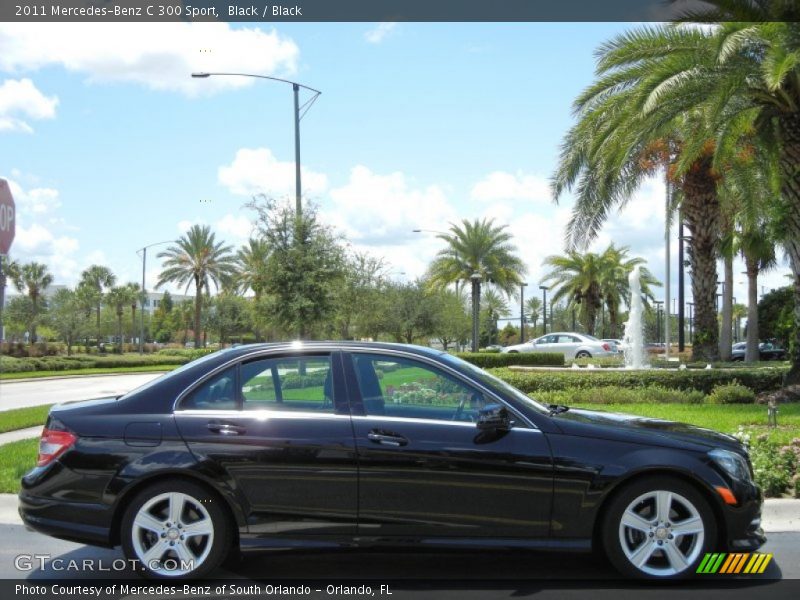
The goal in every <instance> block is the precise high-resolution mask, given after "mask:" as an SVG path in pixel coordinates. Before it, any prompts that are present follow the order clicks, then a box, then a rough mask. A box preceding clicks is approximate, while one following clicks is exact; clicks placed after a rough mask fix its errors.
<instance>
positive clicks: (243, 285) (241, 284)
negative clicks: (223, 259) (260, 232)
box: [236, 238, 270, 300]
mask: <svg viewBox="0 0 800 600" xmlns="http://www.w3.org/2000/svg"><path fill="white" fill-rule="evenodd" d="M269 254H270V248H269V244H268V243H267V241H266V240H264V239H263V238H250V239H249V240H248V241H247V244H246V245H244V246H242V247H241V248H240V249H239V251H238V252H237V253H236V262H237V268H238V273H237V275H236V283H237V285H238V289H239V290H240V291H242V292H245V291H247V290H248V289H250V290H253V293H255V296H256V300H259V299H260V298H261V296H262V295H263V294H264V292H266V290H267V274H266V267H267V260H268V259H269Z"/></svg>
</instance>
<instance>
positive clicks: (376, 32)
mask: <svg viewBox="0 0 800 600" xmlns="http://www.w3.org/2000/svg"><path fill="white" fill-rule="evenodd" d="M395 27H397V23H394V22H392V23H378V24H377V25H376V26H375V27H373V28H372V29H370V30H369V31H367V32H366V33H365V34H364V39H365V40H367V42H369V43H370V44H380V43H381V42H382V41H383V40H384V39H385V38H386V36H387V35H389V34H390V33H391V32H392V30H393V29H394V28H395Z"/></svg>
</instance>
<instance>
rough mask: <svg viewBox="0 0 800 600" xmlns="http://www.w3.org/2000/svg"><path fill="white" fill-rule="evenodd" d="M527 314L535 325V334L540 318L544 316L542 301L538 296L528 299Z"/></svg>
mask: <svg viewBox="0 0 800 600" xmlns="http://www.w3.org/2000/svg"><path fill="white" fill-rule="evenodd" d="M525 314H526V315H527V317H528V320H530V322H531V324H532V325H533V330H534V332H535V331H536V324H537V323H538V322H539V317H541V316H542V301H541V300H540V299H539V298H537V297H536V296H533V297H532V298H528V301H527V302H525Z"/></svg>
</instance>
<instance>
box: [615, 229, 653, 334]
mask: <svg viewBox="0 0 800 600" xmlns="http://www.w3.org/2000/svg"><path fill="white" fill-rule="evenodd" d="M629 250H630V249H629V248H628V247H627V246H624V247H622V248H617V247H616V246H615V245H614V244H611V245H610V246H609V247H608V248H606V249H605V251H604V252H603V254H601V255H600V261H601V263H602V267H601V271H600V289H601V292H602V296H603V302H604V303H605V306H606V309H607V310H608V315H609V321H610V327H611V331H610V336H611V337H612V338H617V337H618V327H619V310H620V307H621V306H622V305H623V304H625V306H627V307H629V308H630V303H631V289H630V285H629V284H628V276H629V275H630V274H631V271H633V269H634V267H636V266H637V265H638V266H639V272H640V283H641V286H642V294H643V295H644V296H645V297H646V298H649V299H650V300H653V299H654V297H653V292H652V290H651V289H650V286H661V282H659V281H658V280H657V279H656V278H655V277H654V276H653V275H652V273H650V271H649V270H648V269H647V268H646V267H642V266H641V265H643V264H644V263H646V262H647V261H646V260H645V259H643V258H639V257H635V258H628V252H629Z"/></svg>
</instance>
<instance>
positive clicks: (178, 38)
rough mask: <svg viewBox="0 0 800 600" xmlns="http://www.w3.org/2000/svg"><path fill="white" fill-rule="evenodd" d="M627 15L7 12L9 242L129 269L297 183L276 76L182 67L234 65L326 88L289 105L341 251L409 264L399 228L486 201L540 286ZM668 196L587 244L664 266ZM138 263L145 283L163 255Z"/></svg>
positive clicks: (2, 59)
mask: <svg viewBox="0 0 800 600" xmlns="http://www.w3.org/2000/svg"><path fill="white" fill-rule="evenodd" d="M629 26H630V24H613V23H595V24H552V23H528V24H499V23H492V24H446V23H437V24H432V23H428V24H418V23H399V24H345V23H332V24H307V23H303V24H298V23H295V24H285V25H283V24H282V25H280V26H278V27H276V28H273V27H272V26H263V25H261V24H237V25H229V24H224V23H221V24H220V23H218V24H207V23H195V24H188V23H160V24H103V25H93V24H41V23H38V24H0V176H2V177H6V178H7V179H9V180H10V182H11V185H12V190H13V191H14V193H15V198H16V201H17V205H18V222H17V240H16V242H15V245H14V247H13V248H12V256H13V257H15V258H17V259H20V260H34V259H35V260H39V261H42V262H45V263H47V264H48V265H49V266H50V267H51V270H52V271H53V272H54V273H55V275H56V281H57V282H58V283H67V284H73V283H74V282H75V281H76V280H77V278H78V277H79V274H80V271H81V270H82V269H84V268H85V267H87V266H88V265H89V264H92V263H95V262H99V263H102V264H107V265H108V266H110V267H111V268H112V269H113V270H114V271H115V273H116V274H117V275H118V277H119V279H120V280H121V281H122V282H124V281H128V280H132V281H140V279H141V262H140V259H139V257H138V256H137V255H136V249H137V248H140V247H142V246H143V245H145V244H151V243H154V242H159V241H162V240H169V239H174V238H176V237H177V236H179V235H180V234H181V233H182V232H183V231H185V230H186V228H187V227H188V226H189V225H191V224H192V223H206V224H209V225H211V226H212V227H213V228H214V230H215V231H216V232H217V235H218V236H219V237H221V238H222V239H225V240H226V241H227V242H228V243H230V244H232V245H234V246H237V245H239V244H241V243H242V242H244V241H245V240H246V238H247V236H248V233H249V230H250V226H249V221H250V220H251V219H252V214H251V213H249V212H248V211H246V210H244V209H243V208H242V205H243V204H244V203H245V202H246V201H247V200H248V199H249V198H250V196H251V194H252V193H255V192H257V191H265V192H267V193H270V194H271V195H273V196H277V197H281V196H285V195H293V189H294V188H293V186H294V179H293V177H294V175H293V160H294V155H293V143H294V138H293V122H292V96H291V88H290V87H289V86H287V85H282V84H279V83H274V82H269V81H259V80H253V79H250V78H234V77H215V78H209V79H205V80H192V79H191V78H190V76H189V75H190V73H191V72H192V71H239V72H250V73H261V74H267V75H274V76H277V77H287V78H289V79H295V80H297V81H300V82H301V83H304V84H306V85H309V86H311V87H314V88H317V89H320V90H322V92H323V94H322V96H321V97H320V98H319V99H318V101H317V102H316V104H315V105H314V106H313V107H312V109H311V110H310V111H309V113H308V114H307V115H306V117H305V118H304V119H303V122H302V134H301V135H302V142H301V145H302V164H303V167H304V191H305V192H306V194H307V197H308V198H310V199H312V200H313V201H315V202H316V203H317V204H318V206H319V209H320V212H321V215H322V216H323V218H324V219H325V220H326V221H327V222H328V223H330V224H331V225H333V226H335V227H336V228H337V230H338V231H340V232H341V233H343V234H345V235H346V236H347V238H348V240H349V241H350V242H351V244H352V245H353V247H354V248H356V249H359V250H365V251H369V252H371V253H372V254H374V255H376V256H383V257H385V259H386V260H387V261H388V262H389V263H390V264H391V269H393V270H394V271H395V272H396V273H395V277H397V278H399V279H409V278H413V277H415V276H418V275H421V274H422V272H423V271H424V269H425V266H426V265H427V263H428V262H429V260H430V259H431V258H432V257H433V255H434V254H435V252H436V250H437V249H438V248H439V246H440V242H439V241H438V240H436V239H435V238H434V237H433V236H431V235H420V234H413V233H411V230H412V229H414V228H427V229H439V230H441V229H445V228H446V227H447V224H448V223H449V222H452V221H456V220H460V219H462V218H468V219H473V218H478V217H485V216H489V217H494V218H495V219H496V220H497V221H498V222H499V223H504V224H508V225H509V227H510V229H511V231H512V232H513V233H514V235H515V239H516V243H517V245H518V247H519V250H520V254H521V256H522V257H523V259H524V260H525V261H526V263H527V264H528V269H529V276H528V281H529V282H530V284H531V285H532V286H536V285H538V279H539V277H540V276H541V274H542V273H543V269H542V267H541V261H542V260H543V258H544V257H545V256H547V255H548V254H553V253H559V252H561V250H562V247H563V238H564V236H563V225H564V223H565V222H566V219H567V218H568V215H569V208H570V199H569V198H567V199H565V200H564V201H562V203H561V205H560V206H555V205H554V204H553V203H552V200H551V199H550V197H549V191H548V188H547V181H548V177H549V176H550V174H551V173H552V171H553V169H554V166H555V162H556V158H557V152H558V145H559V143H560V141H561V138H562V136H563V134H564V132H565V131H566V130H567V128H568V127H569V126H570V124H571V123H572V116H571V111H570V107H571V103H572V100H573V98H574V97H575V95H576V94H577V93H578V92H579V91H580V90H581V89H582V88H583V87H584V86H586V85H588V84H589V83H590V81H591V79H592V74H593V69H594V60H593V52H594V50H595V48H596V47H597V46H598V45H599V44H600V43H601V42H602V41H604V40H606V39H608V38H609V37H610V36H613V35H614V34H616V33H618V32H620V31H622V30H624V29H625V28H627V27H629ZM662 199H663V186H662V185H661V184H660V182H659V181H653V182H650V183H649V184H648V185H646V186H644V188H643V189H642V190H641V191H640V193H639V194H638V195H637V197H636V198H635V199H634V200H633V201H632V202H631V204H630V205H629V207H628V208H627V209H626V210H624V211H622V213H620V214H619V215H617V216H615V217H614V218H613V219H612V220H611V221H610V222H609V223H608V225H607V227H606V228H605V229H604V231H603V233H602V235H601V236H600V238H599V239H598V241H597V242H596V244H595V248H602V247H604V246H605V245H606V244H608V242H609V241H612V240H613V241H615V242H617V243H618V244H622V245H630V246H631V248H632V253H633V254H636V255H640V256H643V257H645V258H646V259H648V260H649V261H650V264H649V267H650V268H651V270H652V271H653V272H654V273H656V275H657V276H662V275H663V272H664V266H663V200H662ZM157 250H158V249H154V250H153V252H152V253H151V254H150V255H149V256H150V257H152V256H153V255H154V253H155V251H157ZM673 254H674V249H673ZM147 270H148V280H147V284H148V288H152V287H153V286H154V284H155V281H156V277H157V273H158V263H157V261H155V260H151V261H149V262H148V269H147ZM741 270H743V269H741V268H738V267H737V273H738V272H739V271H741ZM401 272H403V273H405V275H401V274H400V273H401ZM783 272H785V269H782V270H781V271H779V272H776V273H775V274H773V275H770V276H768V277H767V278H765V280H764V281H763V282H762V283H764V284H765V285H767V286H768V287H770V286H771V287H775V286H777V285H783V283H784V281H785V280H783V276H782V273H783ZM738 279H739V280H741V281H742V282H743V281H744V276H738ZM735 294H736V295H737V296H738V298H739V299H740V301H743V300H744V298H745V297H746V294H745V288H744V286H743V285H742V284H739V282H738V281H737V285H736V287H735ZM675 295H676V294H675V292H674V291H673V292H672V294H671V296H673V297H674V296H675Z"/></svg>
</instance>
